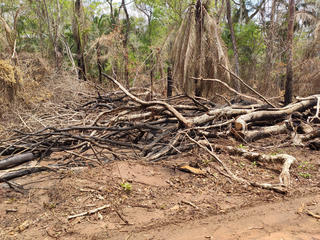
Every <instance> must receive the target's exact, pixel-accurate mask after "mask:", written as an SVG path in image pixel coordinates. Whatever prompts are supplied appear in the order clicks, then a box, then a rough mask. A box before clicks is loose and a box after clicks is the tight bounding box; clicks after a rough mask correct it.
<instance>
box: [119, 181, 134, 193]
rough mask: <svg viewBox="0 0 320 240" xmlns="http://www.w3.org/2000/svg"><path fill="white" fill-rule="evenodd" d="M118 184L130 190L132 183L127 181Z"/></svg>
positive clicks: (127, 190)
mask: <svg viewBox="0 0 320 240" xmlns="http://www.w3.org/2000/svg"><path fill="white" fill-rule="evenodd" d="M120 186H121V187H122V188H123V189H124V190H125V191H126V192H130V191H131V190H132V185H131V184H130V183H128V182H123V183H120Z"/></svg>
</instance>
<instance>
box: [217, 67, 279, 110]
mask: <svg viewBox="0 0 320 240" xmlns="http://www.w3.org/2000/svg"><path fill="white" fill-rule="evenodd" d="M219 66H221V67H222V68H223V69H224V70H226V71H227V72H229V73H230V74H231V75H232V76H233V77H235V78H237V79H238V80H239V81H240V82H241V83H242V84H243V85H245V86H246V87H247V88H248V89H249V90H251V91H252V92H253V93H255V94H256V95H258V96H259V97H260V98H262V99H263V101H265V102H266V103H267V104H269V105H270V106H271V107H273V108H276V106H274V105H273V104H272V103H271V102H270V101H268V99H266V98H265V97H264V96H263V95H262V94H260V93H259V92H257V91H256V90H254V89H253V88H252V87H250V86H249V85H248V84H247V83H246V82H245V81H243V80H242V79H241V78H240V77H238V76H237V75H236V74H235V73H234V72H232V71H231V70H230V69H228V68H226V67H225V66H223V65H222V64H221V63H219Z"/></svg>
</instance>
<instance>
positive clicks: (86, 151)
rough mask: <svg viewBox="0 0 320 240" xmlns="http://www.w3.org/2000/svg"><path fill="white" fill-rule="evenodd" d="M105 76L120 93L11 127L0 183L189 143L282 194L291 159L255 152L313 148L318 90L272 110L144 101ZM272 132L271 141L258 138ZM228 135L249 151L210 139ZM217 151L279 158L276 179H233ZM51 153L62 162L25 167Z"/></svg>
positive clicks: (154, 155)
mask: <svg viewBox="0 0 320 240" xmlns="http://www.w3.org/2000/svg"><path fill="white" fill-rule="evenodd" d="M105 77H107V78H108V79H109V80H110V81H112V82H113V83H114V84H115V85H117V86H118V87H119V88H120V89H121V90H122V91H114V92H109V93H107V94H105V95H100V94H98V97H95V98H91V99H89V98H86V99H85V101H84V102H82V103H78V104H77V106H65V108H64V109H62V108H59V109H57V111H56V112H55V113H53V115H52V116H48V115H43V116H38V117H37V119H38V121H39V122H40V123H41V125H42V126H44V127H43V128H42V129H41V130H38V131H22V130H15V131H13V132H12V133H11V134H10V137H8V139H1V141H0V156H2V160H0V182H8V181H10V180H11V179H14V178H17V177H20V176H24V175H27V174H31V173H34V172H39V171H47V170H50V171H56V170H57V169H61V168H68V167H74V166H80V165H87V164H90V165H94V166H98V165H100V164H101V165H102V164H105V163H106V162H108V161H113V160H125V159H144V160H146V161H159V160H162V159H165V158H168V156H170V155H174V154H178V153H181V152H187V151H189V150H191V149H193V148H196V147H197V148H201V149H203V150H204V151H206V152H207V153H208V154H209V155H211V156H212V158H213V159H214V161H215V162H216V163H217V164H216V167H215V169H216V171H217V172H218V173H219V174H222V175H224V176H226V177H228V178H229V179H231V180H235V181H238V182H241V183H244V184H248V185H252V186H257V187H261V188H265V189H272V190H275V191H277V192H281V193H284V192H286V191H287V190H286V189H287V187H288V186H290V174H289V168H290V166H291V165H292V164H294V162H295V160H296V159H295V158H294V157H292V156H290V155H287V154H274V155H268V154H263V153H258V152H255V151H257V150H261V151H263V149H267V148H269V147H274V146H275V144H276V146H277V147H281V146H287V145H292V144H293V145H296V146H297V147H307V146H309V147H310V148H312V149H314V150H319V149H320V148H319V145H320V144H319V142H320V141H319V139H320V127H319V126H320V124H319V123H320V119H319V108H320V95H313V96H309V97H306V98H297V100H296V102H295V103H292V104H290V105H288V106H285V107H279V108H277V107H276V108H275V107H274V106H273V107H271V106H270V105H268V104H261V103H260V104H258V103H249V102H246V101H243V100H242V101H238V103H233V104H231V103H228V104H225V105H216V104H215V103H213V102H211V101H210V100H207V99H204V98H200V97H195V98H193V97H188V96H183V95H177V96H174V97H171V98H169V99H160V100H151V101H148V100H143V99H146V98H148V97H147V96H148V95H150V93H149V92H148V91H147V90H146V89H130V91H129V90H127V89H125V88H124V87H123V86H122V85H121V84H120V83H119V82H117V81H116V80H115V79H113V78H112V77H110V76H107V75H105ZM156 97H157V96H156ZM158 97H159V96H158ZM49 119H51V120H50V121H51V123H52V125H50V121H49ZM57 123H58V124H57ZM64 123H66V125H63V124H64ZM26 125H27V123H26ZM276 135H279V139H280V141H279V142H276V143H269V144H266V142H265V141H264V143H263V144H262V143H261V142H259V139H266V138H268V137H274V136H276ZM230 138H232V139H235V140H233V141H234V142H235V141H237V142H238V144H243V145H246V146H248V147H250V149H251V150H249V149H248V148H241V147H235V146H234V145H236V142H235V144H234V145H233V146H226V145H221V144H220V145H219V144H216V143H217V140H218V139H230ZM256 141H258V142H256ZM256 143H257V144H256ZM253 150H255V151H253ZM221 151H223V152H227V153H228V154H230V155H238V156H242V157H245V158H247V159H250V160H251V161H253V162H259V161H260V162H264V161H272V162H280V163H281V164H282V170H281V173H280V176H279V183H278V184H270V183H257V182H251V181H249V180H246V179H244V178H243V177H241V176H236V175H235V174H234V173H232V172H231V170H230V169H229V167H228V165H227V164H226V163H225V162H224V161H223V160H222V159H220V158H219V157H218V155H217V154H216V152H221ZM57 152H63V153H64V155H65V157H64V158H63V161H59V162H53V163H52V162H51V164H47V165H46V166H44V165H41V164H40V166H38V165H37V164H33V165H32V164H31V165H30V162H32V161H33V160H36V159H40V160H41V159H47V158H48V156H50V155H52V154H53V153H57ZM70 156H73V158H71V157H70ZM70 159H71V160H70ZM66 160H69V161H66ZM33 162H34V161H33ZM39 162H40V161H38V163H39ZM22 164H24V167H22V168H21V165H22ZM28 164H29V165H28ZM26 165H28V166H26Z"/></svg>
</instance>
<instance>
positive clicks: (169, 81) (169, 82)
mask: <svg viewBox="0 0 320 240" xmlns="http://www.w3.org/2000/svg"><path fill="white" fill-rule="evenodd" d="M172 86H173V81H172V71H171V67H168V76H167V97H171V96H172Z"/></svg>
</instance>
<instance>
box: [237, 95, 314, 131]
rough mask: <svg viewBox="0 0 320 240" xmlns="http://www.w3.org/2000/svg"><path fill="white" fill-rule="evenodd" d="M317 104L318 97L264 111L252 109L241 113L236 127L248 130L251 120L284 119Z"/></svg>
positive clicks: (238, 129)
mask: <svg viewBox="0 0 320 240" xmlns="http://www.w3.org/2000/svg"><path fill="white" fill-rule="evenodd" d="M315 104H316V98H311V99H306V100H302V101H300V102H297V103H293V104H289V105H287V106H286V107H284V108H280V109H277V110H270V111H267V110H262V111H259V110H258V111H252V112H249V113H247V114H244V115H241V116H240V117H238V118H237V119H236V121H235V128H236V130H237V131H240V130H242V131H245V130H247V124H248V123H249V122H256V121H260V120H273V119H283V118H285V117H286V116H288V115H289V114H292V113H293V112H295V111H303V110H305V109H306V108H308V107H311V106H313V105H315Z"/></svg>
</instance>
